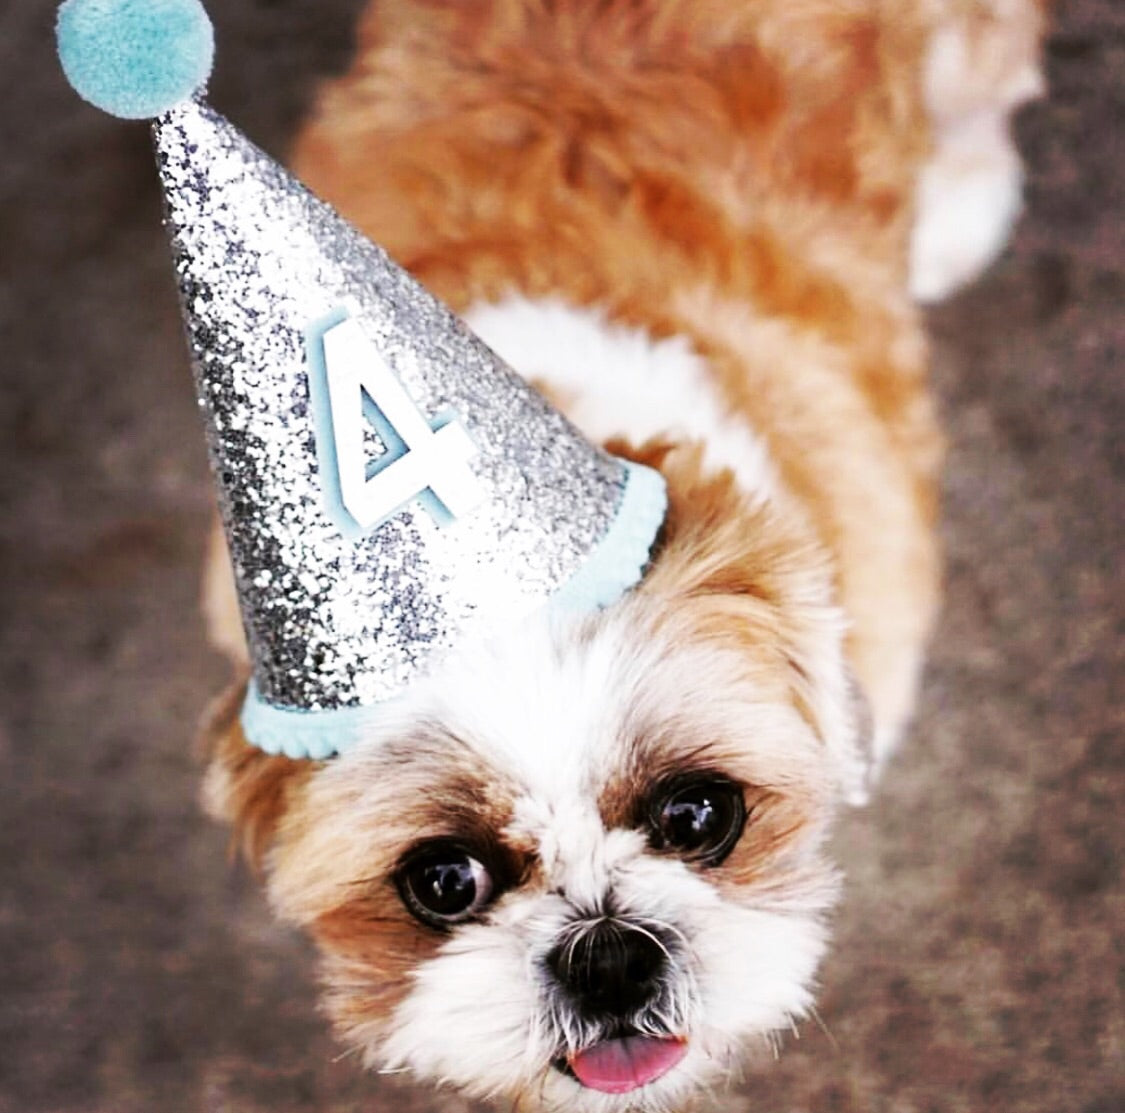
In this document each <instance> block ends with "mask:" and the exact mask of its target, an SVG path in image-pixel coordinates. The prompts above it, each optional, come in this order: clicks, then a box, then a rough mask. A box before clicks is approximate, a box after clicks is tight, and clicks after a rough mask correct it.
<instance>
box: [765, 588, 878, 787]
mask: <svg viewBox="0 0 1125 1113" xmlns="http://www.w3.org/2000/svg"><path fill="white" fill-rule="evenodd" d="M786 609H787V619H788V620H787V622H786V623H785V625H786V627H787V628H788V633H787V635H783V645H784V648H785V653H786V656H787V658H788V661H789V666H790V669H791V670H792V673H793V686H794V692H795V694H796V696H797V699H798V701H799V703H800V704H801V705H802V707H803V709H804V711H805V713H806V715H807V716H808V717H809V718H810V719H811V720H812V722H813V724H814V726H815V728H816V730H817V733H818V734H819V735H820V737H821V739H822V740H823V742H824V745H825V747H826V749H827V750H828V753H829V755H830V757H831V758H832V760H833V763H834V765H835V766H836V773H837V780H838V781H839V784H840V790H841V793H842V795H843V798H844V799H845V800H846V801H847V802H848V803H849V804H852V805H853V806H856V807H861V806H863V805H864V804H866V803H867V802H868V801H869V799H870V788H871V781H872V776H873V772H874V763H873V753H874V747H873V744H872V742H873V729H872V717H871V708H870V705H869V704H868V702H867V696H866V695H865V693H864V691H863V689H862V687H861V686H860V684H859V681H858V680H857V679H856V677H855V673H854V672H853V670H852V668H851V665H850V664H849V662H848V659H847V650H846V644H845V633H846V622H845V620H844V617H843V614H842V613H841V612H840V610H839V608H838V607H837V606H836V605H835V604H833V603H832V602H830V601H829V600H824V599H821V600H816V601H813V600H808V599H803V600H801V601H800V602H799V603H796V602H792V601H791V602H790V603H789V604H788V606H787V608H786Z"/></svg>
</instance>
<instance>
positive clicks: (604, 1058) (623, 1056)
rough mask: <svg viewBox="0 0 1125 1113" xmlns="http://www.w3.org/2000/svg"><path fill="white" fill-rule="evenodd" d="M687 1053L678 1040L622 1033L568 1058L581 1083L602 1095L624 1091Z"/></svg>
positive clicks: (655, 1075) (665, 1069)
mask: <svg viewBox="0 0 1125 1113" xmlns="http://www.w3.org/2000/svg"><path fill="white" fill-rule="evenodd" d="M686 1054H687V1044H685V1043H683V1042H682V1041H681V1040H673V1039H659V1040H658V1039H653V1038H652V1037H651V1036H624V1037H622V1038H621V1039H616V1040H603V1041H602V1042H601V1043H598V1044H595V1045H594V1046H593V1047H588V1048H586V1050H585V1051H580V1052H578V1054H577V1055H574V1056H573V1057H572V1058H571V1059H570V1069H571V1070H572V1071H574V1073H575V1075H576V1076H577V1077H578V1081H579V1082H581V1083H582V1085H583V1086H589V1087H590V1089H591V1090H601V1092H602V1093H603V1094H624V1093H627V1092H628V1091H629V1090H635V1089H636V1088H637V1087H638V1086H643V1085H644V1084H645V1083H646V1082H653V1081H655V1080H656V1079H657V1078H659V1077H660V1076H661V1075H662V1074H666V1073H667V1072H668V1071H670V1070H671V1069H672V1068H673V1067H674V1066H675V1065H676V1064H677V1063H678V1062H679V1061H680V1060H681V1059H682V1058H683V1057H684V1055H686Z"/></svg>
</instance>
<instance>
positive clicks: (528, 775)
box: [429, 604, 792, 841]
mask: <svg viewBox="0 0 1125 1113" xmlns="http://www.w3.org/2000/svg"><path fill="white" fill-rule="evenodd" d="M770 696H771V693H769V692H768V691H767V689H766V688H765V687H763V688H761V689H759V688H758V687H757V685H755V684H752V683H747V682H746V677H745V661H744V660H743V659H741V658H740V657H739V656H738V655H736V654H735V653H733V652H732V651H730V650H725V649H723V648H722V647H720V646H716V645H715V644H713V643H706V642H700V641H697V640H693V639H691V638H690V637H685V636H684V634H683V631H682V630H681V629H679V628H678V627H676V626H675V625H674V624H668V623H665V622H662V621H659V620H654V617H653V608H652V606H651V604H649V605H647V607H646V606H644V605H641V604H637V605H632V606H622V607H619V608H616V609H610V610H609V611H606V612H603V613H602V614H601V615H599V616H597V617H596V618H589V619H585V620H569V621H568V620H560V619H558V618H551V617H547V616H543V617H540V618H539V619H537V620H534V621H530V622H528V623H525V624H524V625H523V626H522V627H521V628H520V630H519V631H517V632H516V633H514V634H513V635H512V636H510V637H507V638H505V639H503V640H502V641H497V642H496V643H494V644H491V645H490V646H489V647H488V648H487V650H481V651H480V652H477V653H473V654H468V655H466V656H465V657H464V658H462V659H461V660H459V661H458V662H456V663H455V664H454V665H453V666H451V667H450V668H448V669H447V670H445V671H444V672H443V673H442V674H441V676H440V677H437V678H435V684H434V688H433V695H432V698H431V700H430V702H429V713H430V714H432V715H433V717H434V718H435V719H436V720H437V721H439V722H440V723H441V724H442V726H443V728H444V729H445V730H447V731H448V732H449V734H450V736H451V737H456V738H457V739H458V740H459V743H460V744H461V745H463V746H465V747H466V748H467V749H468V750H469V751H470V752H472V753H473V754H474V755H475V756H476V757H477V758H478V759H479V761H480V763H481V766H482V769H487V770H489V771H490V772H489V773H485V774H484V775H485V776H486V778H487V777H491V778H492V779H494V780H496V781H497V782H498V783H503V784H504V785H506V786H509V788H510V789H511V791H512V792H513V794H514V798H513V799H512V801H511V811H512V816H513V824H514V826H515V827H516V828H518V829H520V830H521V831H522V832H524V833H526V834H527V835H528V836H532V837H535V838H536V839H537V841H539V840H540V839H542V838H548V837H553V836H550V834H549V832H550V831H552V830H554V831H557V830H566V831H568V832H572V833H576V832H578V831H580V830H582V829H586V828H588V829H589V830H591V831H593V830H595V829H599V830H600V829H602V828H604V827H605V826H613V825H620V826H628V825H629V823H628V822H620V821H622V820H625V814H624V813H625V812H627V810H628V808H629V807H630V806H631V803H632V802H633V801H634V800H635V797H636V795H637V793H638V792H639V791H640V789H641V786H643V785H645V784H651V782H652V780H653V779H654V778H655V777H657V776H658V775H659V773H660V770H661V769H662V768H665V769H668V768H669V767H677V768H678V767H680V766H682V764H683V763H685V762H687V761H689V760H694V761H697V762H706V761H707V760H709V759H710V760H713V761H728V760H736V759H738V760H741V758H743V757H744V756H745V755H743V754H738V755H735V754H732V753H731V752H730V749H729V747H728V746H727V743H729V742H731V740H732V738H733V737H734V735H735V734H736V733H737V731H736V728H737V727H738V725H739V723H740V722H742V721H744V720H745V719H746V716H747V710H748V708H752V709H753V716H754V723H755V731H754V734H755V735H756V737H758V738H760V739H767V738H768V736H769V734H770V733H771V732H772V733H774V734H778V733H781V732H783V731H784V730H785V726H786V723H787V716H788V718H791V717H792V713H791V711H790V712H787V711H786V710H785V707H784V706H780V705H779V704H778V702H777V701H776V700H774V699H771V698H770ZM614 812H616V813H617V814H615V815H614V814H609V813H614ZM607 821H608V822H607Z"/></svg>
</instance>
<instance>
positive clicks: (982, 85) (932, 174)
mask: <svg viewBox="0 0 1125 1113" xmlns="http://www.w3.org/2000/svg"><path fill="white" fill-rule="evenodd" d="M948 9H949V10H948V14H947V16H946V17H945V18H944V19H942V20H940V21H939V23H938V24H937V26H936V27H935V29H934V31H933V33H932V35H931V38H930V43H929V49H928V56H927V59H926V69H925V73H924V90H923V91H924V96H925V101H926V108H927V111H928V113H929V116H930V120H931V122H932V126H933V154H932V155H931V157H930V159H929V161H928V162H927V163H926V165H925V166H924V167H923V169H922V173H921V175H920V176H919V180H918V187H917V193H916V197H915V203H916V215H915V222H914V232H913V238H912V243H911V269H910V291H911V293H912V294H913V296H914V297H915V298H917V299H918V300H919V301H922V302H932V301H938V300H940V299H941V298H944V297H946V296H948V295H949V294H951V293H953V291H955V290H956V289H958V288H959V287H960V286H962V285H964V284H965V283H966V282H969V281H971V280H972V279H973V278H975V277H976V276H977V275H978V274H980V273H981V271H983V270H984V268H985V267H987V266H988V264H989V263H991V262H992V260H993V259H995V258H996V256H997V255H998V254H999V253H1000V251H1001V250H1002V249H1003V247H1004V244H1005V243H1006V242H1007V239H1008V234H1009V233H1010V231H1011V229H1012V226H1013V224H1014V223H1015V220H1016V217H1017V216H1018V215H1019V212H1020V208H1021V200H1022V182H1023V175H1022V169H1021V166H1020V158H1019V153H1018V152H1017V151H1016V148H1015V145H1014V143H1013V142H1012V137H1011V130H1010V123H1011V116H1012V113H1013V112H1014V111H1015V109H1016V108H1018V107H1019V106H1020V105H1021V104H1024V103H1026V102H1027V101H1029V100H1031V99H1033V98H1035V97H1037V96H1039V95H1040V94H1041V93H1042V92H1043V78H1042V74H1041V72H1040V68H1039V40H1040V35H1041V31H1042V25H1043V14H1042V11H1041V9H1040V6H1039V4H1038V3H1036V2H1035V0H973V2H971V3H967V4H966V3H956V2H953V3H950V4H949V5H948Z"/></svg>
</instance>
